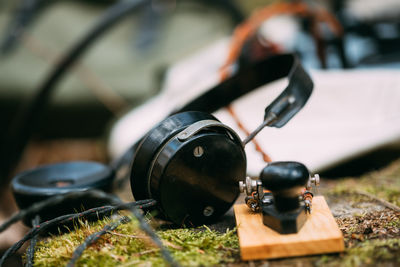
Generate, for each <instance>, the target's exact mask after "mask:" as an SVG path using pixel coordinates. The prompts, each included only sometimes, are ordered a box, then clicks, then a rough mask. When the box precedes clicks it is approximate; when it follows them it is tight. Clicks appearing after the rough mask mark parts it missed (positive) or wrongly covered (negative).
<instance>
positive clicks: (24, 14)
mask: <svg viewBox="0 0 400 267" xmlns="http://www.w3.org/2000/svg"><path fill="white" fill-rule="evenodd" d="M44 2H47V1H44V0H22V1H21V3H20V4H19V6H18V7H17V9H16V10H15V15H14V17H13V18H12V19H11V21H10V23H9V25H8V27H7V30H6V33H5V34H4V36H3V39H2V40H1V44H0V52H1V53H2V54H6V53H8V52H10V51H11V50H13V49H14V48H15V47H16V46H17V44H18V41H19V40H20V39H21V37H22V35H23V33H24V31H25V29H26V28H27V27H28V26H29V24H31V23H32V21H33V20H34V19H35V18H36V17H37V15H38V14H37V13H38V12H39V11H40V9H41V8H42V7H43V5H44V4H45V3H44Z"/></svg>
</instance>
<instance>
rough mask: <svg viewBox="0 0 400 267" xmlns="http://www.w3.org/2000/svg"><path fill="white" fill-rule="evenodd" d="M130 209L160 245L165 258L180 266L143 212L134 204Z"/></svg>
mask: <svg viewBox="0 0 400 267" xmlns="http://www.w3.org/2000/svg"><path fill="white" fill-rule="evenodd" d="M130 211H131V212H132V213H133V215H134V216H135V217H136V219H137V220H138V221H139V225H140V229H142V230H143V231H144V232H145V233H146V234H147V235H148V236H149V237H150V238H151V240H152V241H153V242H154V243H155V244H156V245H157V246H158V247H159V249H160V252H161V255H162V257H163V258H164V260H165V261H166V262H167V263H168V264H169V265H170V266H173V267H179V266H180V265H179V264H178V263H177V262H176V261H175V260H174V259H173V258H172V256H171V254H170V253H169V251H168V249H167V248H166V247H165V246H164V245H163V243H162V242H161V240H160V238H159V237H158V235H157V234H156V233H155V232H154V231H153V229H151V227H150V225H149V224H148V223H146V221H145V219H144V217H143V216H142V214H141V213H140V212H139V211H138V209H137V208H136V207H134V206H132V207H131V208H130Z"/></svg>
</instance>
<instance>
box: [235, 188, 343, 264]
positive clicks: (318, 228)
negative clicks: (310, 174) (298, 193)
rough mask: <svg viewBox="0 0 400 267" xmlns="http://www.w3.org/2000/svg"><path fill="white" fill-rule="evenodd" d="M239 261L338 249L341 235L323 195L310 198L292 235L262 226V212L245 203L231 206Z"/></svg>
mask: <svg viewBox="0 0 400 267" xmlns="http://www.w3.org/2000/svg"><path fill="white" fill-rule="evenodd" d="M234 210H235V217H236V224H237V226H238V230H237V231H238V235H239V244H240V253H241V258H242V259H243V260H257V259H271V258H283V257H293V256H304V255H312V254H322V253H333V252H341V251H343V250H344V241H343V235H342V232H341V231H340V229H339V227H338V225H337V224H336V221H335V219H334V218H333V216H332V213H331V211H330V209H329V207H328V205H327V204H326V201H325V199H324V197H323V196H316V197H314V199H313V210H312V213H311V215H308V218H307V222H306V223H305V224H304V226H303V227H302V228H301V230H300V231H299V232H298V233H296V234H288V235H281V234H279V233H278V232H275V231H274V230H272V229H270V228H269V227H267V226H265V225H264V224H263V222H262V214H261V213H254V212H252V211H251V210H250V209H249V208H248V207H247V206H246V204H240V205H235V206H234Z"/></svg>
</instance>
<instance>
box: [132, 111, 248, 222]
mask: <svg viewBox="0 0 400 267" xmlns="http://www.w3.org/2000/svg"><path fill="white" fill-rule="evenodd" d="M245 174H246V155H245V152H244V149H243V146H242V144H241V141H240V139H239V137H238V136H237V134H236V133H235V132H234V131H233V130H232V129H230V128H229V127H227V126H225V125H223V124H222V123H220V122H219V121H218V120H217V119H215V118H214V117H213V116H212V115H209V114H207V113H202V112H185V113H180V114H176V115H174V116H171V117H169V118H167V119H166V120H164V121H163V122H161V123H160V124H158V125H157V126H156V127H155V128H153V129H152V130H151V131H150V132H149V134H148V135H147V136H146V137H145V138H144V139H143V141H142V143H141V144H140V145H139V147H138V149H137V151H136V155H135V157H134V160H133V163H132V169H131V187H132V193H133V195H134V197H135V199H145V198H154V199H156V200H157V201H158V206H159V209H160V210H161V211H162V213H163V215H164V216H165V217H166V218H167V219H169V220H171V221H172V222H174V223H175V224H178V225H183V224H185V225H189V226H190V225H200V224H203V223H207V222H209V221H212V220H214V219H216V218H218V217H219V216H221V215H222V214H224V213H225V212H226V211H227V210H228V209H229V208H230V207H231V206H232V204H233V202H234V201H235V200H236V198H237V196H238V194H239V188H238V186H237V184H238V182H239V180H241V179H243V178H244V177H245Z"/></svg>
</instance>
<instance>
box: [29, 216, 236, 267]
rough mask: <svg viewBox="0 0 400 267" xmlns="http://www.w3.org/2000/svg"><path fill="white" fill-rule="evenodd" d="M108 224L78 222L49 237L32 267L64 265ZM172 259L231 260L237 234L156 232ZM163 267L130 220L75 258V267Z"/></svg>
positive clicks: (204, 262) (40, 245)
mask: <svg viewBox="0 0 400 267" xmlns="http://www.w3.org/2000/svg"><path fill="white" fill-rule="evenodd" d="M109 222H110V219H104V220H101V221H99V222H96V223H87V222H81V223H80V224H81V227H80V228H76V229H75V230H74V231H72V232H69V233H67V234H63V235H59V236H52V237H50V238H47V239H46V240H43V241H41V242H39V243H38V245H37V251H36V253H35V266H64V265H65V264H66V263H68V261H69V259H70V258H71V255H72V253H73V251H74V250H75V248H76V247H77V246H78V245H80V244H81V243H82V242H83V241H84V239H85V238H86V237H87V236H89V235H90V234H92V233H94V232H96V231H99V230H101V229H102V228H103V226H104V225H105V224H107V223H109ZM158 234H159V236H160V237H161V238H162V239H163V241H164V244H165V245H166V246H167V247H168V248H169V250H170V251H171V253H172V256H173V257H174V259H176V260H177V261H178V262H180V263H181V264H182V265H183V266H213V265H217V264H218V265H219V264H221V263H228V262H232V261H235V260H236V259H237V258H238V255H239V249H238V247H239V245H238V239H237V235H236V233H235V231H234V230H231V231H227V232H226V233H218V232H216V231H212V230H210V229H209V228H207V227H205V226H204V227H200V228H196V229H170V230H164V231H162V230H160V231H158ZM143 263H147V264H151V265H153V266H164V265H165V263H164V261H163V259H162V258H161V256H160V254H159V251H158V249H157V248H156V247H155V246H154V245H153V244H152V243H151V241H150V239H148V238H147V237H146V235H145V234H143V233H142V232H141V231H139V230H138V226H137V222H136V221H135V220H133V221H132V222H129V223H127V224H124V225H121V226H119V227H118V228H117V229H116V230H115V231H113V232H112V233H108V234H106V235H104V236H103V237H102V238H101V239H100V240H98V242H96V244H94V245H92V246H90V247H89V248H87V249H86V251H85V252H84V253H83V255H82V257H81V258H80V259H79V261H78V263H77V266H114V265H121V264H122V265H123V266H124V265H127V266H128V265H129V266H131V265H141V264H143Z"/></svg>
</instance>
